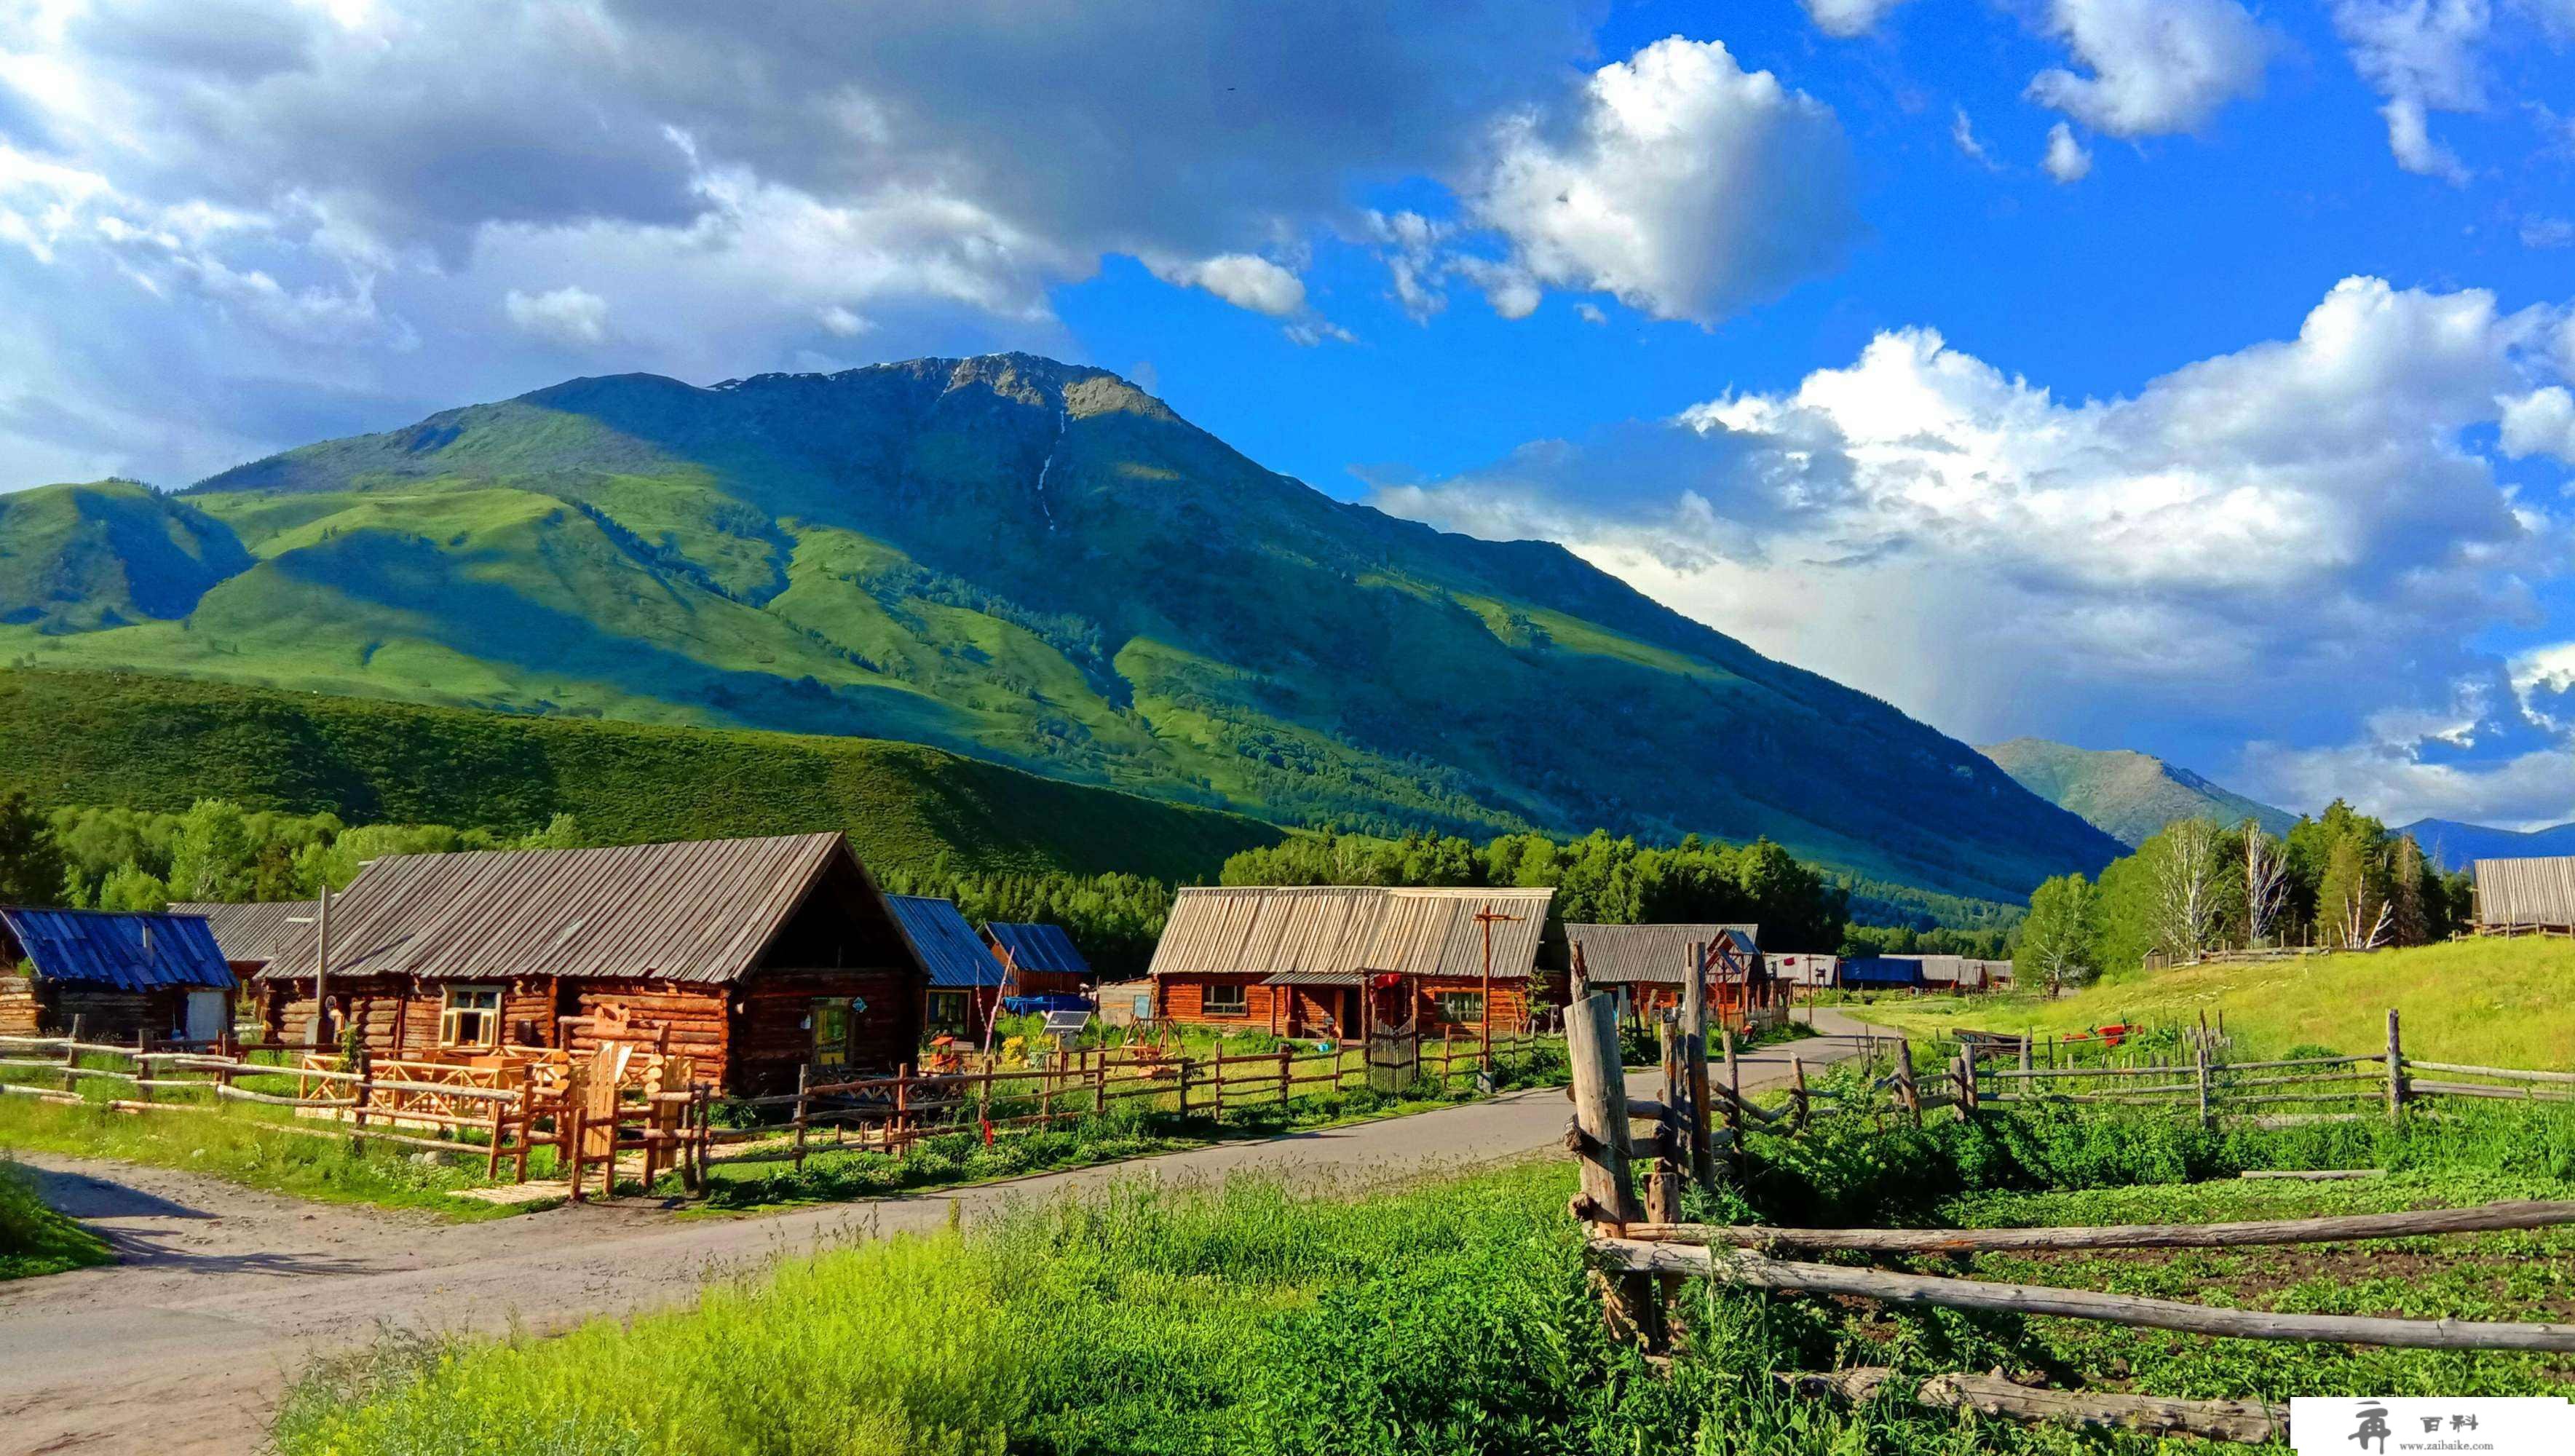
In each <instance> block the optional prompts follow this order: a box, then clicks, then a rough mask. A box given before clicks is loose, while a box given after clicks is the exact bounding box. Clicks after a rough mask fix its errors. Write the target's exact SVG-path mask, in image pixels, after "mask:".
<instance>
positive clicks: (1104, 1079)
mask: <svg viewBox="0 0 2575 1456" xmlns="http://www.w3.org/2000/svg"><path fill="white" fill-rule="evenodd" d="M1091 1115H1092V1116H1094V1117H1106V1116H1108V1115H1109V1053H1108V1051H1107V1050H1106V1049H1104V1050H1102V1052H1101V1053H1100V1058H1099V1060H1097V1061H1095V1062H1093V1063H1092V1066H1091Z"/></svg>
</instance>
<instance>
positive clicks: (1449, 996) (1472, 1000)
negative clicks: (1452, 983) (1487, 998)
mask: <svg viewBox="0 0 2575 1456" xmlns="http://www.w3.org/2000/svg"><path fill="white" fill-rule="evenodd" d="M1437 999H1438V1003H1439V1019H1440V1020H1442V1021H1446V1022H1448V1023H1449V1024H1450V1025H1460V1024H1464V1023H1467V1022H1480V1021H1482V1020H1483V1019H1484V993H1483V992H1482V991H1441V992H1440V993H1439V995H1438V998H1437Z"/></svg>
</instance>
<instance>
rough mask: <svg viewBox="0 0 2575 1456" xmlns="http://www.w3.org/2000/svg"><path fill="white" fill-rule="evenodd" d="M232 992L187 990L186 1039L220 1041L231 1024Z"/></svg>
mask: <svg viewBox="0 0 2575 1456" xmlns="http://www.w3.org/2000/svg"><path fill="white" fill-rule="evenodd" d="M232 1000H233V998H232V993H231V992H229V991H190V992H188V1039H189V1040H190V1041H220V1040H222V1039H223V1035H224V1032H226V1031H227V1030H229V1029H231V1025H232Z"/></svg>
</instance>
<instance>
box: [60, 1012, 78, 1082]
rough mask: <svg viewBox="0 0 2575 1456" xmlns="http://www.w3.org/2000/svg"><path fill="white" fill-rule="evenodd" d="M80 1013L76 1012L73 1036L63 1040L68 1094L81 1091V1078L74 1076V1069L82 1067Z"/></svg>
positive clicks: (73, 1014) (65, 1079)
mask: <svg viewBox="0 0 2575 1456" xmlns="http://www.w3.org/2000/svg"><path fill="white" fill-rule="evenodd" d="M80 1023H81V1018H80V1013H79V1012H78V1011H74V1012H73V1013H72V1028H71V1034H70V1035H69V1036H66V1037H64V1038H63V1090H64V1091H66V1092H77V1091H79V1090H80V1078H78V1077H76V1076H74V1075H72V1069H73V1068H74V1067H77V1066H79V1065H80Z"/></svg>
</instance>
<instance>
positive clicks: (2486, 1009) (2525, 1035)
mask: <svg viewBox="0 0 2575 1456" xmlns="http://www.w3.org/2000/svg"><path fill="white" fill-rule="evenodd" d="M2391 1006H2392V1007H2394V1008H2396V1009H2397V1010H2398V1011H2399V1012H2401V1013H2402V1014H2403V1018H2404V1030H2405V1049H2406V1051H2407V1052H2409V1053H2410V1054H2412V1055H2415V1056H2426V1057H2431V1058H2434V1059H2435V1060H2441V1061H2460V1062H2475V1063H2479V1064H2481V1065H2486V1066H2510V1067H2527V1068H2531V1069H2535V1070H2568V1069H2575V941H2566V940H2543V939H2515V940H2454V941H2450V942H2447V943H2445V944H2440V945H2418V946H2412V947H2408V948H2405V949H2400V950H2378V951H2372V952H2370V953H2368V954H2365V955H2314V956H2308V957H2306V958H2305V959H2303V960H2300V961H2285V962H2273V963H2269V964H2243V965H2194V966H2185V967H2183V968H2181V969H2178V970H2166V971H2139V972H2136V973H2133V974H2128V975H2118V976H2111V977H2108V978H2106V979H2104V980H2103V981H2102V982H2101V983H2100V984H2098V985H2095V986H2092V987H2090V988H2088V989H2085V990H2082V991H2078V992H2076V993H2074V994H2072V995H2069V996H2067V997H2065V998H2064V999H2062V1000H2057V1001H2048V1000H2045V999H2043V998H2041V997H2040V996H2038V995H2035V994H2033V993H2027V992H2017V991H2016V992H2014V993H2012V994H2010V995H2004V996H1982V997H1975V998H1970V999H1964V1000H1953V999H1950V998H1946V997H1939V998H1924V999H1921V1000H1913V1001H1906V1000H1884V1001H1880V1002H1878V1003H1876V1004H1875V1005H1872V1006H1870V1007H1868V1008H1867V1009H1866V1011H1865V1012H1864V1014H1865V1015H1866V1016H1867V1017H1868V1019H1870V1020H1873V1021H1881V1022H1884V1023H1885V1024H1887V1025H1893V1026H1902V1027H1904V1028H1906V1029H1909V1030H1919V1031H1929V1032H1935V1033H1936V1032H1939V1031H1944V1030H1947V1029H1950V1028H1952V1027H1958V1026H1969V1027H1974V1028H1977V1029H1979V1030H1987V1031H2019V1030H2024V1029H2036V1030H2040V1031H2079V1030H2082V1029H2084V1028H2086V1027H2090V1026H2101V1025H2108V1024H2111V1023H2114V1022H2121V1021H2136V1020H2148V1021H2155V1020H2160V1021H2196V1020H2197V1018H2198V1016H2199V1013H2200V1012H2202V1011H2206V1012H2207V1013H2208V1014H2209V1017H2210V1019H2212V1020H2214V1019H2215V1018H2216V1016H2217V1015H2218V1013H2219V1012H2221V1011H2222V1012H2224V1013H2225V1015H2226V1029H2227V1031H2228V1032H2229V1033H2230V1034H2232V1035H2233V1036H2234V1037H2235V1038H2236V1040H2237V1043H2238V1045H2239V1046H2241V1047H2245V1048H2249V1049H2251V1050H2253V1051H2256V1052H2276V1051H2279V1050H2281V1049H2284V1048H2286V1047H2290V1046H2294V1045H2297V1044H2299V1043H2301V1042H2312V1043H2315V1044H2318V1045H2323V1046H2330V1047H2333V1048H2335V1049H2336V1050H2338V1051H2347V1052H2364V1051H2377V1050H2380V1049H2382V1048H2384V1047H2385V1046H2386V1044H2387V1011H2388V1008H2389V1007H2391Z"/></svg>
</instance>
